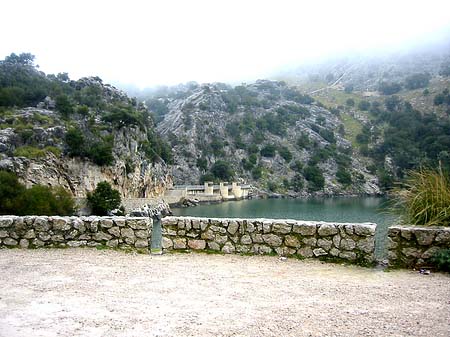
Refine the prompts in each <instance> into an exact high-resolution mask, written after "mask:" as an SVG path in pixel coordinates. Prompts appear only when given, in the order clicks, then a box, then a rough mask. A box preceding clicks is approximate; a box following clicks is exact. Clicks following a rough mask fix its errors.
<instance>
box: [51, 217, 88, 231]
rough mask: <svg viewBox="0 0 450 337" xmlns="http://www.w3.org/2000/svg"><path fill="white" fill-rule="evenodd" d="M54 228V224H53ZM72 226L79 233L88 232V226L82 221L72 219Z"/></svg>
mask: <svg viewBox="0 0 450 337" xmlns="http://www.w3.org/2000/svg"><path fill="white" fill-rule="evenodd" d="M53 226H54V224H53ZM71 226H72V227H73V228H75V229H76V230H77V231H78V232H79V233H84V232H86V225H85V224H84V221H83V220H81V219H78V218H77V219H72V220H71Z"/></svg>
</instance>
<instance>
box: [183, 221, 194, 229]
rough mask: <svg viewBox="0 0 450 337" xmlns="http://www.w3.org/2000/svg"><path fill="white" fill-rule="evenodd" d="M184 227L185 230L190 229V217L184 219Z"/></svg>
mask: <svg viewBox="0 0 450 337" xmlns="http://www.w3.org/2000/svg"><path fill="white" fill-rule="evenodd" d="M184 228H186V231H190V230H191V228H192V223H191V220H190V219H184Z"/></svg>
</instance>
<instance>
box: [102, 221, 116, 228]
mask: <svg viewBox="0 0 450 337" xmlns="http://www.w3.org/2000/svg"><path fill="white" fill-rule="evenodd" d="M113 225H114V223H113V221H112V220H111V219H101V220H100V227H102V228H111V227H112V226H113Z"/></svg>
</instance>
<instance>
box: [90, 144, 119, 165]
mask: <svg viewBox="0 0 450 337" xmlns="http://www.w3.org/2000/svg"><path fill="white" fill-rule="evenodd" d="M112 148H113V147H112V144H110V143H109V142H107V141H102V142H97V143H95V144H94V145H92V147H91V149H90V150H89V153H88V155H89V158H90V159H91V160H92V161H93V162H94V163H95V164H97V165H99V166H108V165H111V164H112V163H113V162H114V156H113V154H112Z"/></svg>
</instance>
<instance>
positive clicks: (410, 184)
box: [391, 168, 450, 226]
mask: <svg viewBox="0 0 450 337" xmlns="http://www.w3.org/2000/svg"><path fill="white" fill-rule="evenodd" d="M393 193H394V198H393V199H394V200H395V201H394V204H393V206H392V207H391V210H392V211H393V212H394V213H397V214H399V215H400V219H401V221H402V222H403V223H405V224H410V225H414V226H450V181H449V178H448V177H447V176H446V175H445V174H444V173H443V172H442V169H441V168H439V169H438V170H428V169H420V170H418V171H413V172H410V174H409V177H408V178H407V179H406V181H405V183H404V184H403V185H402V186H400V187H398V188H395V189H394V191H393Z"/></svg>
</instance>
